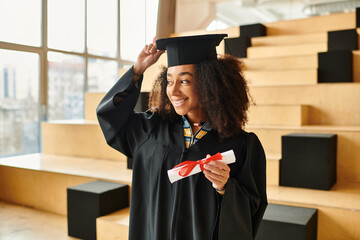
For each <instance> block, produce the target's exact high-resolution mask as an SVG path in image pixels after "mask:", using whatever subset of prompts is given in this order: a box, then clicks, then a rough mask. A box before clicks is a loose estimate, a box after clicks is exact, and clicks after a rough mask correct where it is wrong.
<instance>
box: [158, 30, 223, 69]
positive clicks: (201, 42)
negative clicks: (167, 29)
mask: <svg viewBox="0 0 360 240" xmlns="http://www.w3.org/2000/svg"><path fill="white" fill-rule="evenodd" d="M224 37H227V34H206V35H198V36H186V37H174V38H163V39H158V40H156V46H157V49H158V50H166V51H167V59H168V67H171V66H177V65H185V64H196V63H199V62H202V61H204V60H211V59H217V54H216V46H218V45H219V43H220V42H221V41H222V40H223V39H224Z"/></svg>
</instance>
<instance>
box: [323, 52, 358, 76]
mask: <svg viewBox="0 0 360 240" xmlns="http://www.w3.org/2000/svg"><path fill="white" fill-rule="evenodd" d="M318 82H319V83H329V82H353V55H352V51H351V50H343V51H332V52H321V53H318Z"/></svg>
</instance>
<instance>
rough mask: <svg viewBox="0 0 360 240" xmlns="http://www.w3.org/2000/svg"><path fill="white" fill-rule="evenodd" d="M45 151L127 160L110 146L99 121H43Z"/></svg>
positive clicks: (48, 152) (75, 155)
mask: <svg viewBox="0 0 360 240" xmlns="http://www.w3.org/2000/svg"><path fill="white" fill-rule="evenodd" d="M41 128H42V131H41V132H42V146H43V153H46V154H55V155H67V156H74V157H86V158H100V159H111V160H116V161H125V160H126V157H125V156H124V155H123V154H121V153H119V152H118V151H116V150H115V149H113V148H111V147H109V146H108V145H107V143H106V140H105V138H104V135H103V133H102V132H101V129H100V126H99V125H98V123H97V121H87V120H60V121H52V122H42V123H41Z"/></svg>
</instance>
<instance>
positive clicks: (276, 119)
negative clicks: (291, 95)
mask: <svg viewBox="0 0 360 240" xmlns="http://www.w3.org/2000/svg"><path fill="white" fill-rule="evenodd" d="M248 118H249V122H248V125H271V126H273V125H274V126H301V125H306V124H307V118H308V106H306V105H253V106H251V107H250V109H249V112H248Z"/></svg>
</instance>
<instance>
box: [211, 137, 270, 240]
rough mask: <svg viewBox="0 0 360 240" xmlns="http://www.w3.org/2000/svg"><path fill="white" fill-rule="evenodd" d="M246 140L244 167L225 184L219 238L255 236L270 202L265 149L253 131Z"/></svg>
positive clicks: (247, 237) (222, 239)
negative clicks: (267, 189)
mask: <svg viewBox="0 0 360 240" xmlns="http://www.w3.org/2000/svg"><path fill="white" fill-rule="evenodd" d="M246 142H247V145H246V157H245V158H246V160H245V163H244V165H243V168H242V169H241V170H240V171H239V172H238V173H237V174H236V175H235V176H233V177H230V178H229V180H228V183H227V184H226V186H225V189H226V191H225V195H224V197H223V199H222V202H221V212H220V218H219V235H218V236H219V237H218V239H219V240H232V239H234V240H235V239H242V240H247V239H255V236H256V233H257V231H258V229H259V226H260V223H261V220H262V217H263V215H264V212H265V209H266V206H267V204H268V203H267V197H266V157H265V153H264V150H263V148H262V145H261V143H260V141H259V139H258V138H257V136H256V135H255V134H253V133H249V134H247V136H246ZM241 155H242V156H244V155H243V154H241Z"/></svg>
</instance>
